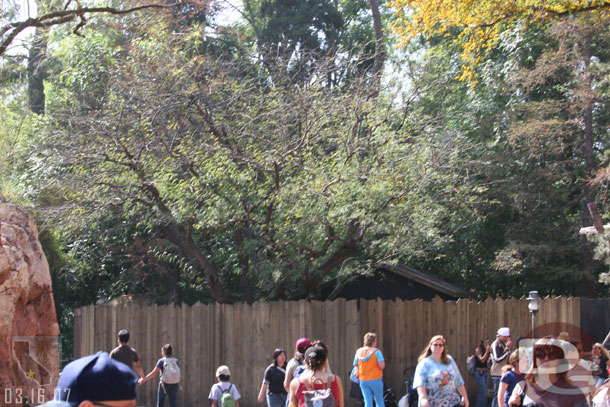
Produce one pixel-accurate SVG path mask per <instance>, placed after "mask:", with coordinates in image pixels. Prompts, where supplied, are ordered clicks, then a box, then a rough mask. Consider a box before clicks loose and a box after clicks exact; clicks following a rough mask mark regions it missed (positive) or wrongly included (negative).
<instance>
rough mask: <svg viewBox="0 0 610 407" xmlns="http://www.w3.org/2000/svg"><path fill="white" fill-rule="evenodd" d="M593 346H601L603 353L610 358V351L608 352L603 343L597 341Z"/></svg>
mask: <svg viewBox="0 0 610 407" xmlns="http://www.w3.org/2000/svg"><path fill="white" fill-rule="evenodd" d="M593 348H594V349H595V348H599V350H600V351H601V352H602V355H603V356H605V357H607V358H608V359H610V352H608V350H607V349H606V348H604V345H602V344H601V343H599V342H596V343H595V344H593Z"/></svg>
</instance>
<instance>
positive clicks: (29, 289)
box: [0, 203, 59, 406]
mask: <svg viewBox="0 0 610 407" xmlns="http://www.w3.org/2000/svg"><path fill="white" fill-rule="evenodd" d="M58 339H59V326H58V324H57V316H56V314H55V304H54V302H53V294H52V291H51V275H50V273H49V265H48V263H47V259H46V257H45V255H44V253H43V252H42V247H41V245H40V242H39V241H38V229H37V228H36V224H35V223H34V219H33V217H32V216H31V215H30V214H29V213H28V212H27V211H25V210H24V209H21V208H19V207H17V206H15V205H11V204H4V203H0V389H1V390H2V393H0V405H12V406H15V405H17V404H21V403H22V400H23V397H24V396H27V397H28V398H29V399H30V402H31V403H32V404H40V403H41V402H44V401H48V400H50V399H52V398H53V389H54V387H55V384H56V383H57V379H58V375H59V344H58Z"/></svg>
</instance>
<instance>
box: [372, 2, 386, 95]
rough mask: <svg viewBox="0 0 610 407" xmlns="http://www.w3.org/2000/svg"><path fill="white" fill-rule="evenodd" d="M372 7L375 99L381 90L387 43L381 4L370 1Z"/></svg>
mask: <svg viewBox="0 0 610 407" xmlns="http://www.w3.org/2000/svg"><path fill="white" fill-rule="evenodd" d="M369 4H370V5H371V13H372V14H373V28H374V29H375V62H374V63H373V75H374V82H373V94H372V96H373V97H377V95H378V94H379V89H380V88H381V74H382V73H383V66H384V64H385V59H386V49H385V43H384V41H383V26H382V23H381V14H380V13H379V2H378V1H377V0H369Z"/></svg>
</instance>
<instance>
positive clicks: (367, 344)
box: [353, 332, 385, 407]
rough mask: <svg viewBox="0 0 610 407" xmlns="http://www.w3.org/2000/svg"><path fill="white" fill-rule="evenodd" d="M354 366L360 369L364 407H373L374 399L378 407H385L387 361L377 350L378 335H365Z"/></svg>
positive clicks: (370, 333) (359, 377) (359, 378)
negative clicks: (384, 377) (384, 388)
mask: <svg viewBox="0 0 610 407" xmlns="http://www.w3.org/2000/svg"><path fill="white" fill-rule="evenodd" d="M353 364H354V366H356V367H357V368H358V374H357V376H358V380H359V381H360V390H361V391H362V396H363V397H364V407H373V398H375V404H376V405H377V407H385V404H384V401H383V369H384V368H385V360H384V359H383V355H382V354H381V351H380V350H379V349H377V334H375V333H373V332H368V333H367V334H366V335H364V341H363V345H362V347H361V348H360V349H358V350H357V351H356V355H355V356H354V363H353Z"/></svg>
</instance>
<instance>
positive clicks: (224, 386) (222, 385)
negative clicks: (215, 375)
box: [208, 382, 241, 407]
mask: <svg viewBox="0 0 610 407" xmlns="http://www.w3.org/2000/svg"><path fill="white" fill-rule="evenodd" d="M229 387H231V389H230V390H229ZM225 390H229V392H230V393H231V395H232V396H233V398H234V399H235V400H239V398H240V397H241V396H240V395H239V392H238V391H237V387H235V385H234V384H231V382H219V383H216V384H215V385H213V386H212V388H211V389H210V395H209V396H208V398H209V399H210V400H216V401H217V402H218V407H221V406H222V392H223V391H225Z"/></svg>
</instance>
